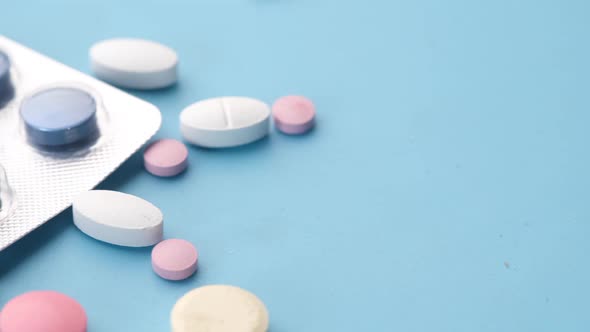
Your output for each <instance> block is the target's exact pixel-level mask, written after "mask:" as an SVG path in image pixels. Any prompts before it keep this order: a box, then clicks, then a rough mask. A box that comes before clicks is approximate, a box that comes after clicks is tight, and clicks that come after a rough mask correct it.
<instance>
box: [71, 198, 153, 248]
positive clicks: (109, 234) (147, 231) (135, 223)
mask: <svg viewBox="0 0 590 332" xmlns="http://www.w3.org/2000/svg"><path fill="white" fill-rule="evenodd" d="M73 211H74V224H75V225H76V226H77V227H78V228H79V229H80V230H81V231H82V232H84V233H86V234H87V235H89V236H91V237H93V238H95V239H97V240H100V241H104V242H108V243H111V244H116V245H120V246H127V247H146V246H151V245H154V244H156V243H158V242H160V241H162V238H163V219H164V217H163V215H162V212H161V211H160V209H158V208H157V207H155V206H154V205H152V204H151V203H150V202H148V201H146V200H143V199H141V198H139V197H136V196H133V195H129V194H124V193H121V192H117V191H110V190H91V191H87V192H85V193H83V194H81V195H79V196H77V197H76V198H75V199H74V203H73Z"/></svg>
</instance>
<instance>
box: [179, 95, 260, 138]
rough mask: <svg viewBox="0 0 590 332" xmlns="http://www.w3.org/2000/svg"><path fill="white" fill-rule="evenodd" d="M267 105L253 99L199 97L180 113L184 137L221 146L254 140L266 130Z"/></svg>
mask: <svg viewBox="0 0 590 332" xmlns="http://www.w3.org/2000/svg"><path fill="white" fill-rule="evenodd" d="M269 119H270V107H269V106H268V105H267V104H266V103H264V102H262V101H260V100H257V99H252V98H246V97H221V98H213V99H207V100H203V101H200V102H197V103H194V104H192V105H190V106H188V107H187V108H185V109H184V110H183V111H182V113H181V114H180V130H181V132H182V136H183V137H184V139H186V140H187V141H189V142H190V143H193V144H195V145H199V146H203V147H209V148H225V147H232V146H238V145H243V144H247V143H251V142H254V141H256V140H259V139H261V138H263V137H264V136H266V135H267V134H268V131H269V123H270V122H269V121H270V120H269Z"/></svg>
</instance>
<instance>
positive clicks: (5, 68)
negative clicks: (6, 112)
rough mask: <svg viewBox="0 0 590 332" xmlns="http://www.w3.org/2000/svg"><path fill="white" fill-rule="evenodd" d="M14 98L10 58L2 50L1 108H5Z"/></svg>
mask: <svg viewBox="0 0 590 332" xmlns="http://www.w3.org/2000/svg"><path fill="white" fill-rule="evenodd" d="M13 96H14V88H13V86H12V82H11V78H10V58H9V57H8V55H7V54H6V53H4V52H3V51H1V50H0V108H2V107H4V106H5V105H6V104H8V102H9V101H10V100H11V99H12V97H13Z"/></svg>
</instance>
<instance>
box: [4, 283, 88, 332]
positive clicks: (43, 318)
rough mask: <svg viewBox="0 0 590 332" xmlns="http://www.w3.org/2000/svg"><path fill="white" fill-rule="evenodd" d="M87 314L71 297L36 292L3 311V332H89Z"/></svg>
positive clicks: (21, 298) (14, 301)
mask: <svg viewBox="0 0 590 332" xmlns="http://www.w3.org/2000/svg"><path fill="white" fill-rule="evenodd" d="M86 324H87V318H86V312H85V311H84V308H82V306H81V305H80V304H79V303H78V302H77V301H76V300H74V299H72V298H71V297H69V296H67V295H64V294H61V293H58V292H54V291H34V292H29V293H25V294H22V295H19V296H17V297H15V298H13V299H12V300H10V301H9V302H8V303H6V305H5V306H4V308H3V309H2V315H1V316H0V331H2V332H37V331H43V332H86Z"/></svg>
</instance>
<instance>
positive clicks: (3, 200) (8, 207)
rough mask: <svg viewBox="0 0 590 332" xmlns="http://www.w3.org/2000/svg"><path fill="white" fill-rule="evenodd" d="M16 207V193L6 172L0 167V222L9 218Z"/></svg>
mask: <svg viewBox="0 0 590 332" xmlns="http://www.w3.org/2000/svg"><path fill="white" fill-rule="evenodd" d="M13 205H14V192H13V191H12V188H11V187H10V184H9V183H8V178H7V176H6V172H5V171H4V168H3V167H2V165H0V222H1V221H2V220H4V219H5V218H6V217H8V216H9V214H10V212H11V211H12V207H13Z"/></svg>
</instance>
